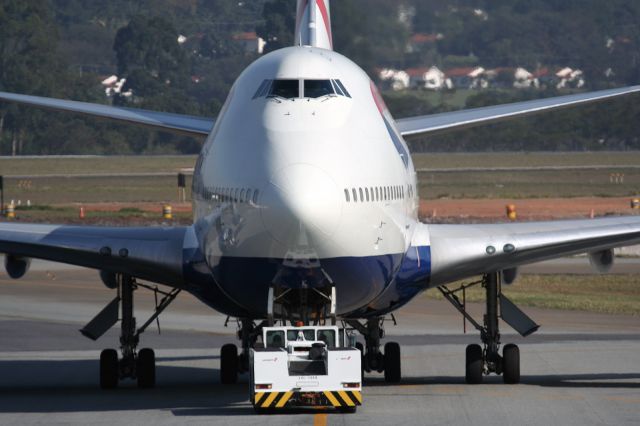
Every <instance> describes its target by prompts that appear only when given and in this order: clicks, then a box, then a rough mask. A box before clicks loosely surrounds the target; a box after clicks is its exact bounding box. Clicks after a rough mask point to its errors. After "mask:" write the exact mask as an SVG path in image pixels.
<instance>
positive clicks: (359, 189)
mask: <svg viewBox="0 0 640 426" xmlns="http://www.w3.org/2000/svg"><path fill="white" fill-rule="evenodd" d="M358 191H359V192H360V201H361V202H363V203H364V193H363V192H362V188H358Z"/></svg>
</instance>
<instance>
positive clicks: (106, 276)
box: [100, 271, 118, 290]
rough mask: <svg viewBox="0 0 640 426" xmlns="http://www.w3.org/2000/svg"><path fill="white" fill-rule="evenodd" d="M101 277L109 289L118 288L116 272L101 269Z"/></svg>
mask: <svg viewBox="0 0 640 426" xmlns="http://www.w3.org/2000/svg"><path fill="white" fill-rule="evenodd" d="M100 279H101V280H102V283H103V284H104V285H105V286H106V287H107V288H108V289H111V290H114V289H116V288H118V280H117V279H116V274H115V272H107V271H100Z"/></svg>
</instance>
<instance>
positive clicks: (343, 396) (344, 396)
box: [338, 391, 356, 407]
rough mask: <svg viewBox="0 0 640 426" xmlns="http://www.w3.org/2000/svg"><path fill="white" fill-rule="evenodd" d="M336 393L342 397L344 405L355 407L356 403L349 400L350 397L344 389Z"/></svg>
mask: <svg viewBox="0 0 640 426" xmlns="http://www.w3.org/2000/svg"><path fill="white" fill-rule="evenodd" d="M338 395H340V398H342V400H343V401H344V403H345V405H348V406H349V407H355V405H356V404H354V403H353V401H352V400H351V398H349V395H347V393H346V392H345V391H338Z"/></svg>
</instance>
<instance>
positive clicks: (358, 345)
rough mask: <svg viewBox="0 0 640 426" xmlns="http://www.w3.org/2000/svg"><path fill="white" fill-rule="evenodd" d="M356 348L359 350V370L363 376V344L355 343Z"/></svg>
mask: <svg viewBox="0 0 640 426" xmlns="http://www.w3.org/2000/svg"><path fill="white" fill-rule="evenodd" d="M356 349H358V350H359V351H360V370H362V375H363V376H364V372H365V368H364V346H363V345H362V343H360V342H357V343H356Z"/></svg>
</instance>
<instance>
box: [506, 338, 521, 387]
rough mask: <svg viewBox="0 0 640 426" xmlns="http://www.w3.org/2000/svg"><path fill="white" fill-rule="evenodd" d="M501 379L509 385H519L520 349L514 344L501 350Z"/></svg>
mask: <svg viewBox="0 0 640 426" xmlns="http://www.w3.org/2000/svg"><path fill="white" fill-rule="evenodd" d="M502 379H503V380H504V382H505V383H507V384H510V385H514V384H517V383H520V349H519V348H518V346H516V345H514V344H508V345H505V347H504V349H503V350H502Z"/></svg>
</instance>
